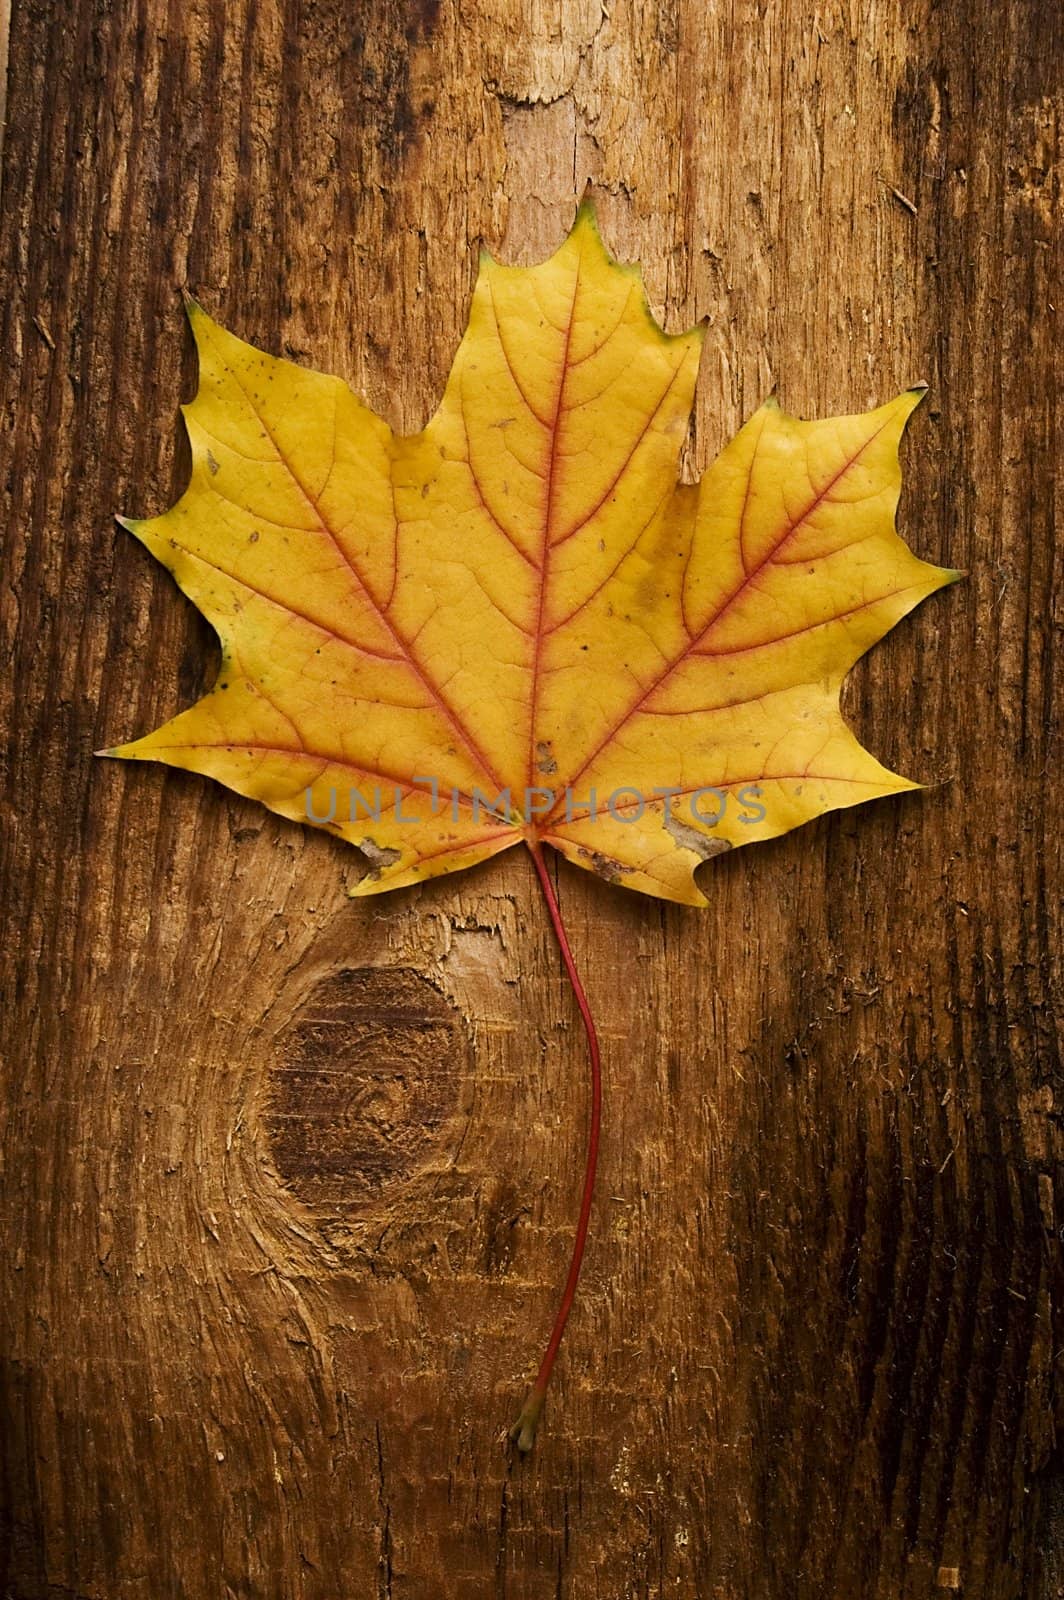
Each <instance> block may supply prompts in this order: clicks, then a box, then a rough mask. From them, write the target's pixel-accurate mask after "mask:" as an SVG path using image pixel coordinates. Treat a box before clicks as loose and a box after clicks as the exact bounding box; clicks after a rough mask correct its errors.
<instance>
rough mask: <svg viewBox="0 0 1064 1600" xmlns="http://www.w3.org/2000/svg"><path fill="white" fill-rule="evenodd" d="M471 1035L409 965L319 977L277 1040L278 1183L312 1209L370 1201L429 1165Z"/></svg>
mask: <svg viewBox="0 0 1064 1600" xmlns="http://www.w3.org/2000/svg"><path fill="white" fill-rule="evenodd" d="M468 1042H469V1041H468V1037H467V1035H466V1031H465V1028H464V1026H463V1023H462V1020H461V1018H460V1016H459V1015H458V1013H457V1012H456V1011H455V1009H454V1007H453V1006H452V1005H451V1004H450V1002H449V1001H448V1000H447V999H446V997H445V996H444V995H443V994H441V993H440V991H439V990H438V989H437V988H435V987H434V986H433V984H431V983H430V982H429V981H428V979H427V978H424V977H422V975H421V974H420V973H418V972H415V971H413V970H411V969H410V968H407V967H363V968H359V969H358V970H357V971H343V972H337V973H333V974H332V975H331V976H330V977H328V978H326V979H325V980H324V981H323V982H321V983H319V984H318V985H317V986H316V988H315V989H314V990H313V991H312V992H311V994H310V995H309V997H308V998H307V1000H306V1001H305V1002H304V1003H303V1005H302V1006H301V1008H300V1010H299V1012H298V1013H297V1015H296V1016H295V1018H294V1019H293V1020H292V1022H291V1023H290V1024H289V1025H288V1027H287V1028H286V1029H285V1030H284V1032H283V1033H282V1034H281V1035H280V1036H279V1038H278V1041H277V1043H278V1049H277V1055H276V1057H275V1060H274V1062H273V1065H272V1068H271V1072H270V1080H269V1086H268V1090H267V1096H266V1106H265V1115H264V1122H265V1126H266V1131H267V1134H268V1137H269V1140H270V1144H271V1147H272V1151H273V1159H274V1163H275V1165H276V1167H277V1171H278V1174H279V1175H280V1178H281V1180H282V1182H283V1183H284V1184H285V1185H286V1186H287V1187H288V1188H289V1189H291V1190H292V1192H293V1193H294V1194H296V1195H298V1196H299V1198H300V1199H301V1200H303V1201H305V1202H306V1203H307V1204H309V1205H311V1206H313V1207H315V1208H316V1209H325V1210H333V1209H335V1208H336V1207H337V1206H342V1207H343V1208H345V1209H346V1208H348V1207H349V1206H351V1205H352V1204H353V1203H355V1204H357V1203H358V1202H360V1201H371V1200H372V1199H374V1198H375V1197H376V1196H377V1195H379V1193H380V1191H381V1190H382V1189H383V1188H387V1187H391V1186H392V1185H394V1184H397V1183H401V1182H402V1181H404V1180H405V1179H406V1178H408V1177H409V1176H410V1175H411V1173H412V1172H414V1171H416V1170H417V1169H418V1168H419V1167H422V1166H424V1165H425V1163H426V1161H427V1160H428V1159H429V1158H430V1156H431V1153H432V1150H433V1148H434V1146H435V1144H436V1142H437V1141H438V1139H439V1137H440V1135H441V1132H442V1131H443V1129H444V1128H445V1126H446V1124H447V1123H448V1122H449V1121H450V1119H451V1118H452V1116H453V1115H454V1113H455V1110H456V1109H457V1104H458V1100H459V1097H460V1094H461V1089H462V1081H463V1076H464V1069H465V1066H466V1063H467V1059H468Z"/></svg>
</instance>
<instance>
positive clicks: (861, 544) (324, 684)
mask: <svg viewBox="0 0 1064 1600" xmlns="http://www.w3.org/2000/svg"><path fill="white" fill-rule="evenodd" d="M190 315H191V320H192V327H193V331H194V333H195V337H196V344H197V347H198V350H199V359H200V385H199V392H198V394H197V395H196V398H195V399H194V400H193V401H192V403H191V404H190V405H188V406H186V407H184V415H185V420H186V423H187V426H188V432H189V436H190V439H191V443H192V463H193V464H192V481H191V483H190V485H189V487H188V490H187V491H186V493H185V494H184V495H183V496H182V497H181V499H180V500H179V501H178V503H177V504H176V505H175V506H174V507H173V508H172V509H171V510H170V511H167V512H166V513H165V514H164V515H163V516H161V517H156V518H153V519H151V520H150V521H146V522H126V523H125V526H126V527H128V528H129V529H130V530H131V531H132V532H133V533H135V534H136V535H137V537H138V538H139V539H141V540H142V541H143V543H144V544H146V545H147V547H148V549H149V550H151V552H152V553H153V554H154V555H156V556H157V557H158V558H159V559H160V560H161V561H162V562H164V563H165V564H166V566H168V567H169V568H170V570H171V571H172V572H173V574H174V576H175V578H176V579H177V581H178V583H179V584H180V585H181V587H182V589H184V591H185V593H186V594H187V595H188V596H189V598H190V599H192V600H193V601H194V602H195V603H196V605H197V606H198V607H199V608H200V610H201V611H202V612H203V613H204V615H205V616H206V617H208V618H209V619H210V621H211V622H212V623H213V625H214V627H215V628H216V629H217V631H218V634H219V636H220V638H221V641H222V650H223V659H222V668H221V672H220V674H219V677H218V681H217V683H216V684H215V687H214V688H213V689H212V691H211V692H210V694H208V695H207V696H206V697H205V698H204V699H202V700H200V701H199V703H198V704H197V705H195V706H193V707H192V709H191V710H189V711H186V712H184V713H183V714H182V715H181V716H179V717H176V718H175V719H174V720H173V721H172V722H168V723H167V724H166V725H165V726H164V727H162V728H160V729H159V730H158V731H157V732H155V733H152V734H149V735H148V736H147V737H146V738H143V739H139V740H137V741H136V742H135V743H132V744H126V745H122V746H120V747H119V748H118V749H116V750H114V751H112V752H110V753H111V754H114V755H119V756H126V757H131V758H134V759H137V760H148V759H150V760H154V761H164V762H167V763H168V764H169V765H171V766H176V767H186V768H189V769H191V770H193V771H196V772H201V773H205V774H206V775H207V776H208V777H212V778H216V779H218V780H219V781H220V782H222V783H224V784H227V785H228V786H229V788H231V789H235V790H237V791H238V792H239V793H241V794H244V795H249V796H250V797H251V798H253V799H255V800H259V801H261V802H262V803H263V804H264V805H267V806H269V807H270V808H271V809H272V810H274V811H277V812H280V813H281V815H282V816H286V817H291V818H293V819H294V820H296V821H300V822H306V821H308V820H314V819H319V820H320V821H321V822H322V823H323V825H326V826H328V827H330V828H331V829H332V830H333V831H334V832H335V833H337V834H338V835H340V836H341V837H343V838H344V839H346V840H347V841H348V842H349V843H351V844H353V845H357V846H358V847H359V848H360V849H361V850H363V851H364V852H365V853H366V855H367V856H368V858H369V861H370V868H371V870H370V872H369V874H368V875H367V876H366V877H365V878H364V879H363V881H362V882H361V883H360V884H359V886H358V887H357V888H356V890H355V893H356V894H370V893H378V892H380V891H382V890H385V889H392V888H399V887H401V886H403V885H405V884H411V883H416V882H419V881H421V880H423V879H425V878H430V877H434V876H436V875H437V874H440V873H444V872H455V871H459V870H460V869H462V868H464V867H469V866H472V865H473V864H474V863H475V862H478V861H482V860H484V859H486V858H487V857H489V856H492V855H496V854H498V852H499V851H501V850H506V849H508V848H509V847H510V846H511V845H514V844H518V843H520V842H521V841H522V840H526V841H528V840H531V841H539V842H542V843H547V844H550V845H552V846H553V847H554V848H555V849H556V850H559V851H561V853H562V854H563V855H565V856H567V857H568V858H569V859H570V860H571V861H573V862H575V863H576V864H577V865H578V866H582V867H589V868H592V869H593V870H595V871H597V872H599V873H601V874H602V875H603V876H606V877H608V878H612V879H614V880H616V881H617V882H619V883H622V884H624V885H626V886H628V887H630V888H634V889H640V890H643V891H644V892H646V893H648V894H654V895H660V896H662V897H664V898H666V899H670V900H678V901H681V902H684V903H687V904H690V905H700V904H704V903H705V901H704V897H703V895H702V893H701V891H700V890H699V888H698V887H697V885H696V883H695V880H694V876H693V871H694V868H696V867H697V866H698V864H699V862H700V861H701V860H703V859H705V857H707V856H709V855H711V854H714V853H715V852H716V851H718V850H720V849H723V848H727V847H728V846H734V845H740V844H748V843H753V842H755V841H757V840H762V839H769V838H772V837H773V836H774V835H776V834H780V833H783V832H785V831H786V830H787V829H789V828H793V827H796V826H797V825H798V824H799V823H802V822H806V821H808V820H809V819H810V818H812V817H816V816H818V815H820V814H821V813H822V812H825V811H830V810H833V809H835V808H836V807H839V806H848V805H853V804H855V803H856V802H858V801H861V800H870V799H873V798H875V797H877V796H880V795H886V794H894V793H897V792H899V791H900V790H904V789H909V788H912V787H914V785H913V784H912V783H910V782H909V780H908V779H906V778H902V777H899V776H897V775H896V774H894V773H891V772H889V771H887V769H886V768H884V767H883V766H881V765H880V763H879V762H878V761H876V759H875V758H874V757H873V756H872V755H870V754H869V753H868V751H866V750H865V749H863V748H862V746H861V745H860V743H859V742H858V741H857V739H856V738H855V737H854V735H853V734H852V733H851V732H850V730H849V729H848V728H847V726H846V724H845V722H844V721H843V719H842V715H841V713H840V710H839V689H840V685H841V683H842V680H843V678H844V676H845V674H846V672H847V671H848V670H849V668H850V667H851V666H852V665H853V663H854V662H855V661H856V660H857V658H858V657H859V656H860V655H861V654H863V652H864V651H865V650H867V649H868V647H869V645H871V644H872V643H874V642H875V640H877V639H879V638H880V637H881V636H882V635H883V634H884V633H885V632H886V631H887V630H888V629H889V628H890V627H892V626H893V624H894V623H895V622H897V621H898V620H899V618H901V617H902V616H904V615H905V613H906V612H907V611H909V610H911V609H912V607H913V606H915V605H916V604H917V603H918V602H919V601H920V600H922V599H923V598H924V597H925V596H926V595H928V594H930V593H932V591H933V590H935V589H938V588H939V587H940V586H941V585H942V584H945V583H948V582H950V581H951V579H952V578H954V577H955V576H956V574H954V573H952V572H949V571H946V570H943V569H942V568H939V567H935V566H931V565H929V564H928V563H927V562H924V561H921V560H919V559H917V557H915V556H914V555H913V554H912V553H911V551H910V550H909V549H908V547H907V546H906V545H905V544H904V542H903V541H902V540H901V539H900V538H899V536H898V535H897V533H896V532H895V530H894V512H895V506H896V504H897V499H898V491H899V487H900V469H899V465H898V441H899V439H900V436H901V432H902V429H903V428H904V426H905V423H906V420H907V419H908V417H909V415H910V413H911V412H912V410H913V409H914V407H915V406H916V405H917V404H918V402H919V400H920V398H921V394H922V390H919V389H914V390H911V391H909V392H908V393H906V394H903V395H901V396H900V397H899V398H898V399H896V400H892V401H890V402H889V403H888V404H887V405H885V406H882V407H880V408H879V409H878V410H876V411H871V412H868V413H866V414H864V415H862V416H851V417H835V418H831V419H830V420H828V421H824V422H800V421H798V420H797V419H796V418H794V417H790V416H788V415H787V414H786V413H785V412H783V411H781V410H780V409H779V407H778V406H777V405H776V404H775V402H774V401H771V400H770V401H768V402H766V404H765V405H763V406H762V407H761V409H760V410H759V411H758V412H757V413H756V414H755V415H754V416H753V418H752V419H751V420H750V421H749V422H748V423H747V424H746V426H745V427H744V428H743V429H742V431H741V432H740V433H739V434H738V436H737V437H736V438H735V439H734V440H733V441H732V443H731V444H729V445H728V447H727V448H726V449H725V450H724V452H723V454H722V455H721V456H720V457H719V458H718V459H717V461H716V462H715V463H714V464H713V466H712V467H711V468H710V469H709V471H708V472H707V473H706V474H705V476H704V477H703V478H702V480H701V482H700V483H699V484H698V485H697V486H691V485H679V484H677V481H676V478H677V467H678V460H679V453H680V449H681V446H682V444H683V441H684V437H685V434H686V429H687V420H688V413H689V410H690V406H691V401H692V395H693V391H694V384H695V377H696V373H697V367H698V358H699V350H700V346H701V339H702V331H701V329H695V330H694V331H692V332H690V333H683V334H679V335H669V334H666V333H664V332H662V330H661V329H660V328H659V327H658V326H657V324H656V323H655V321H654V319H653V317H652V316H651V314H650V311H649V309H648V306H647V301H646V297H645V294H644V292H643V287H642V282H641V278H640V275H639V272H638V270H637V269H633V268H627V267H621V266H618V265H617V263H616V262H614V261H612V260H611V259H610V257H609V255H608V254H607V252H606V250H605V249H604V247H603V245H602V242H601V239H600V237H599V233H598V230H597V227H596V223H595V217H594V212H593V210H592V208H591V206H590V205H588V204H585V205H583V206H582V207H581V208H580V211H579V212H578V214H577V219H576V223H575V225H574V227H573V229H572V232H571V233H570V234H569V237H568V238H567V239H566V240H565V243H564V244H563V245H562V246H561V248H560V249H559V250H558V251H557V253H556V254H555V255H554V256H552V257H551V259H550V260H549V261H547V262H546V263H544V264H543V265H542V266H538V267H531V268H528V267H506V266H500V265H499V264H498V263H496V262H495V261H493V260H491V258H490V257H488V256H484V257H483V258H482V261H481V269H480V274H479V277H478V280H477V286H476V291H475V293H474V297H473V305H472V309H471V312H470V318H469V326H468V328H467V331H466V334H465V337H464V338H463V340H462V343H461V345H460V347H459V350H458V354H457V357H456V359H455V363H454V366H453V368H452V370H451V374H450V377H449V379H448V382H447V387H446V390H445V393H444V396H443V400H442V402H441V404H440V407H439V410H438V411H437V412H436V414H435V416H434V417H433V418H432V420H431V421H430V422H429V424H428V426H427V427H426V428H425V429H424V431H423V432H421V433H419V434H417V435H415V436H414V437H412V438H401V437H398V436H397V435H395V434H394V433H393V432H392V431H391V429H390V428H389V427H388V426H387V424H385V423H384V422H382V421H381V420H380V418H379V417H377V416H376V415H375V414H374V413H373V412H372V411H370V410H369V409H368V408H367V407H366V406H364V405H363V404H362V402H361V401H360V400H358V399H357V398H356V397H355V395H353V394H352V392H351V391H350V389H348V387H347V386H346V385H345V384H344V383H342V382H341V381H340V380H339V379H336V378H329V377H325V376H322V375H321V374H319V373H316V372H312V371H308V370H307V369H305V368H302V367H298V366H295V365H293V364H291V363H290V362H287V361H280V360H277V359H275V358H274V357H272V356H268V355H264V354H263V353H262V352H261V351H258V350H256V349H254V348H253V347H252V346H251V345H248V344H244V343H243V342H242V341H241V340H239V339H237V338H235V337H234V336H233V335H232V334H230V333H227V332H225V330H224V329H223V328H221V327H220V326H219V325H218V324H217V323H215V322H213V321H212V320H211V319H210V317H208V316H207V314H206V313H205V312H204V311H203V310H201V309H200V307H199V306H197V305H194V304H193V305H191V306H190Z"/></svg>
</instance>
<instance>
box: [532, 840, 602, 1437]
mask: <svg viewBox="0 0 1064 1600" xmlns="http://www.w3.org/2000/svg"><path fill="white" fill-rule="evenodd" d="M526 842H527V844H528V848H529V851H530V853H531V856H532V864H533V865H534V867H535V869H536V875H537V876H538V878H539V881H540V886H541V888H542V890H543V896H544V899H545V900H546V902H547V910H548V911H549V912H550V920H551V922H552V924H553V926H554V932H555V935H556V937H557V940H558V948H559V949H560V951H561V955H562V960H563V962H564V963H565V970H566V972H567V973H568V975H569V982H570V983H571V984H572V987H573V994H574V995H575V996H576V1003H577V1005H578V1006H579V1008H580V1015H581V1017H582V1018H583V1023H584V1031H585V1033H586V1034H587V1053H588V1061H589V1064H590V1069H591V1117H590V1123H589V1126H588V1136H587V1160H586V1162H585V1164H584V1192H583V1195H582V1196H581V1200H580V1216H579V1218H578V1219H577V1224H576V1237H575V1239H574V1240H573V1253H572V1255H571V1257H570V1259H569V1275H568V1277H567V1278H566V1280H565V1288H564V1290H563V1292H562V1298H561V1303H560V1304H559V1306H558V1313H557V1316H556V1317H555V1318H554V1327H553V1328H552V1329H551V1335H550V1338H549V1339H548V1341H547V1348H546V1350H545V1351H544V1352H543V1360H542V1361H541V1362H540V1366H539V1372H538V1373H537V1375H536V1381H535V1383H534V1384H533V1385H532V1387H531V1389H530V1390H529V1391H528V1398H527V1399H526V1401H525V1403H524V1405H523V1407H522V1408H521V1415H520V1416H519V1417H518V1419H517V1421H516V1422H515V1423H514V1425H513V1427H512V1428H511V1429H510V1438H511V1439H512V1440H513V1442H514V1443H515V1444H516V1446H517V1448H518V1450H520V1451H522V1452H526V1451H529V1450H531V1448H532V1446H533V1444H534V1443H535V1439H536V1429H537V1428H538V1426H539V1420H540V1416H541V1414H542V1411H543V1403H544V1401H545V1399H546V1397H547V1384H548V1383H549V1382H550V1375H551V1372H552V1370H553V1367H554V1361H555V1357H556V1356H557V1354H558V1346H559V1345H560V1344H561V1342H562V1334H563V1333H564V1332H565V1324H566V1323H567V1322H568V1320H569V1312H570V1311H571V1310H572V1305H573V1297H574V1296H575V1294H576V1286H577V1283H578V1282H579V1280H580V1267H581V1264H582V1262H583V1259H584V1247H585V1245H586V1244H587V1228H588V1222H589V1220H590V1217H591V1201H592V1197H593V1195H594V1192H595V1169H596V1168H597V1166H598V1153H599V1132H600V1128H601V1125H602V1062H601V1057H600V1055H599V1042H598V1034H597V1033H596V1032H595V1023H594V1019H593V1018H592V1015H591V1007H590V1006H589V1004H588V1000H587V995H586V994H585V993H584V986H583V984H582V983H581V981H580V974H579V973H578V972H577V970H576V962H575V961H574V960H573V952H572V951H571V950H570V948H569V937H568V935H567V933H566V931H565V924H564V922H563V921H562V914H561V909H560V907H559V905H558V900H557V896H556V895H555V893H554V886H553V884H552V883H551V881H550V874H549V872H548V871H547V866H546V862H545V861H544V859H543V852H542V850H541V849H540V846H539V843H538V842H537V841H536V840H533V839H530V840H527V841H526Z"/></svg>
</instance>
